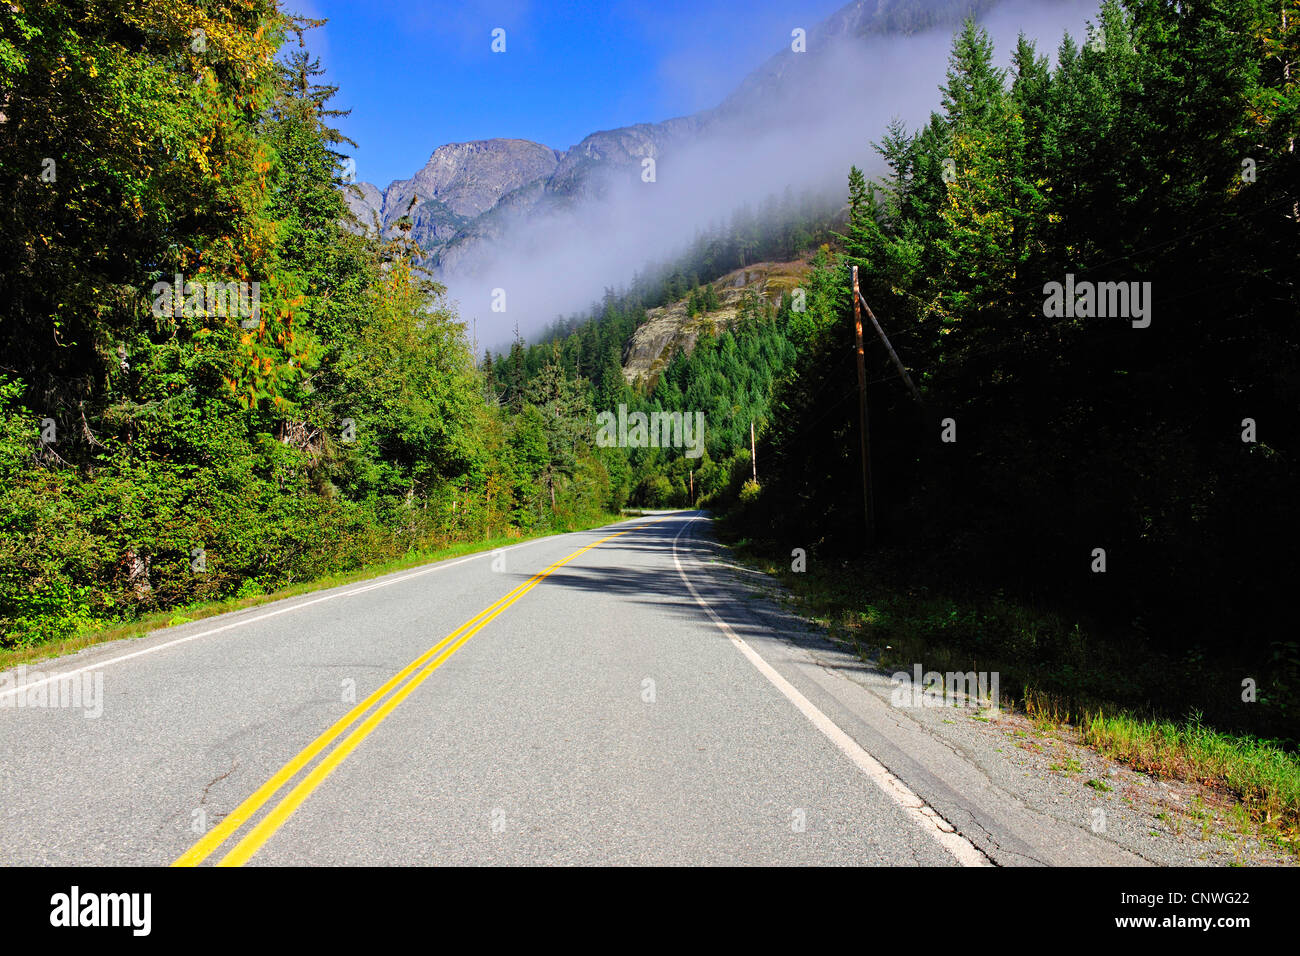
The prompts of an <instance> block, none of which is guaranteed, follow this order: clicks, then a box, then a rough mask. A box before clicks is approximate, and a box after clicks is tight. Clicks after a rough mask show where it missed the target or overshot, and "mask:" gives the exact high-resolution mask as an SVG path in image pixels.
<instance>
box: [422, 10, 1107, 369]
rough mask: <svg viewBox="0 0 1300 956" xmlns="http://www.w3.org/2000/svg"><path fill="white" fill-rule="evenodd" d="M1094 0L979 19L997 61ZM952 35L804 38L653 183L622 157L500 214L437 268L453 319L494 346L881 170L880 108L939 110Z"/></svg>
mask: <svg viewBox="0 0 1300 956" xmlns="http://www.w3.org/2000/svg"><path fill="white" fill-rule="evenodd" d="M1096 10H1097V4H1096V0H1059V2H1058V0H1038V2H1030V0H1011V2H1007V3H1003V4H1001V5H999V6H998V7H996V8H994V10H993V11H991V12H990V13H989V14H987V15H986V16H985V17H983V18H982V22H983V24H984V26H985V27H986V28H987V29H988V31H989V33H990V35H991V36H992V38H993V40H994V42H995V44H996V50H997V57H998V60H999V63H1000V64H1001V65H1006V64H1007V63H1008V62H1009V60H1010V56H1011V52H1012V49H1013V48H1014V46H1015V43H1016V37H1017V35H1018V34H1019V33H1020V32H1024V33H1025V34H1026V35H1027V36H1029V37H1030V38H1031V39H1034V40H1036V41H1037V46H1038V50H1039V52H1040V53H1042V54H1046V55H1048V56H1049V57H1052V58H1053V59H1054V58H1055V52H1056V49H1057V47H1058V45H1059V44H1060V40H1061V36H1062V34H1063V33H1064V32H1065V31H1067V30H1068V31H1069V32H1070V34H1071V35H1072V36H1073V37H1074V38H1075V40H1076V42H1078V41H1080V40H1081V39H1082V38H1083V37H1084V36H1085V35H1086V26H1085V24H1086V22H1087V21H1088V20H1090V19H1092V20H1095V17H1096ZM952 33H953V31H952V30H951V29H950V28H943V29H936V30H933V31H929V32H926V33H920V34H916V35H914V36H910V37H872V38H869V39H865V40H864V39H841V40H835V41H830V42H826V43H823V44H822V45H821V47H822V48H820V49H818V48H817V44H815V43H814V42H813V41H812V39H811V38H810V40H809V49H808V52H807V53H804V54H798V55H799V56H803V57H807V58H808V60H807V61H803V62H801V63H799V64H798V66H799V68H798V69H797V70H791V71H790V73H789V76H788V80H789V82H788V85H785V86H784V87H783V89H782V91H781V93H780V94H779V95H778V96H776V97H774V98H769V99H768V100H766V101H764V102H763V103H762V104H761V105H760V109H759V110H758V111H757V113H758V115H754V112H755V111H753V110H751V111H750V114H749V115H744V116H735V117H732V116H728V117H727V118H726V119H725V120H720V121H718V122H716V123H715V124H713V126H712V128H711V129H710V130H709V132H708V133H706V134H705V135H704V136H702V137H701V138H699V139H698V140H696V141H694V142H689V143H676V144H672V143H670V144H668V145H667V146H665V147H664V148H663V149H662V150H661V151H660V152H659V153H658V154H657V155H655V157H654V158H655V160H656V168H655V177H656V178H655V181H654V182H644V181H643V180H642V169H641V167H640V165H637V166H635V167H625V168H620V169H618V170H616V171H613V172H612V173H611V174H610V176H609V177H608V178H607V179H606V180H605V181H603V183H602V186H601V189H600V193H601V195H600V198H599V199H592V200H588V201H585V202H582V203H580V204H578V205H576V206H575V207H573V208H571V209H568V210H565V211H563V212H550V213H549V214H546V215H541V214H536V213H535V214H533V215H531V216H529V215H525V216H518V217H516V218H515V219H514V220H513V221H511V222H509V223H508V225H507V228H506V231H505V236H504V238H503V239H500V240H497V241H495V242H493V243H492V245H491V247H490V253H489V255H488V256H487V258H486V259H485V260H480V265H479V266H478V267H477V268H476V269H475V270H474V274H473V275H456V274H448V275H444V276H442V277H441V279H442V281H444V282H445V283H446V284H447V287H448V292H449V296H450V298H451V299H452V300H453V301H454V302H455V303H456V304H457V305H458V307H459V310H460V315H461V318H462V319H463V320H464V321H465V322H466V323H467V325H468V324H470V323H471V322H476V331H477V338H478V342H479V344H480V346H486V347H488V348H490V349H493V350H496V349H497V348H498V347H500V346H501V345H503V344H506V343H508V342H509V341H510V340H511V339H512V337H513V330H514V328H515V326H516V324H517V325H518V327H519V331H520V333H521V334H522V335H523V336H524V337H525V338H529V337H533V336H535V335H536V334H537V333H538V332H539V331H541V330H542V329H543V328H544V327H545V326H547V325H548V324H550V323H551V322H553V321H554V320H555V319H556V318H557V317H558V316H561V315H565V316H567V315H571V314H574V313H578V312H585V311H586V310H587V309H588V308H590V307H591V305H592V304H593V303H594V302H596V301H598V300H599V299H600V298H601V296H602V294H603V292H604V290H605V289H606V288H608V287H614V288H616V289H622V288H625V287H626V286H627V284H628V283H629V282H630V281H631V280H632V277H633V275H634V274H635V273H636V272H637V271H644V270H645V269H646V267H647V265H649V264H650V263H652V262H662V261H665V260H667V259H669V258H671V257H673V256H676V255H679V254H680V253H682V252H683V251H684V250H685V249H686V247H687V246H688V245H689V244H690V242H691V241H692V239H694V237H695V236H696V234H697V233H698V232H701V231H706V230H708V229H709V228H710V227H711V226H717V225H725V224H726V223H728V222H730V221H731V218H732V216H733V214H734V213H735V212H736V210H737V209H739V208H740V207H742V206H744V205H746V204H747V205H748V206H749V207H750V208H751V209H755V210H756V209H757V208H759V207H760V206H761V205H762V204H763V202H764V200H766V199H768V198H769V197H776V198H780V197H782V196H783V195H785V194H786V193H787V190H790V191H792V192H793V194H794V196H795V197H796V198H798V197H799V196H801V195H803V194H806V193H812V194H814V195H816V196H820V197H831V198H834V199H835V200H836V201H840V202H842V201H843V200H844V197H845V196H847V176H848V170H849V167H850V165H852V164H855V163H856V164H857V165H858V166H859V167H860V168H862V169H863V171H864V172H865V173H866V174H867V176H868V177H869V178H870V177H872V176H875V175H879V174H880V173H881V172H882V171H883V167H882V165H881V163H880V161H879V157H878V156H877V154H876V153H875V151H874V149H872V147H871V143H872V142H873V141H878V140H879V139H880V138H881V135H882V133H883V131H884V129H885V126H886V124H887V123H888V122H889V121H890V119H891V118H893V117H895V116H897V117H899V118H901V119H902V120H903V121H904V122H905V123H906V124H907V127H908V129H909V130H910V131H914V130H915V129H917V128H918V127H920V126H922V125H923V124H924V123H926V122H927V121H928V119H929V116H930V113H931V111H933V110H935V109H937V108H938V106H939V100H940V96H941V94H940V92H939V86H940V84H941V83H942V82H943V80H944V74H945V71H946V69H947V65H948V55H949V52H950V50H951V46H952ZM494 290H504V293H505V311H503V312H502V311H493V309H492V303H493V301H494V300H493V294H494ZM496 301H498V302H500V296H499V295H498V296H497V300H496Z"/></svg>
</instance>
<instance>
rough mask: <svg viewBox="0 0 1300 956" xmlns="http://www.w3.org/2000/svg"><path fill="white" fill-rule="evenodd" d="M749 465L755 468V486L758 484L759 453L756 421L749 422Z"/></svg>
mask: <svg viewBox="0 0 1300 956" xmlns="http://www.w3.org/2000/svg"><path fill="white" fill-rule="evenodd" d="M749 463H750V464H751V465H753V466H754V484H758V451H757V449H756V448H755V447H754V420H753V419H752V418H751V419H750V420H749Z"/></svg>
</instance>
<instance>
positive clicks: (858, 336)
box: [853, 266, 876, 548]
mask: <svg viewBox="0 0 1300 956" xmlns="http://www.w3.org/2000/svg"><path fill="white" fill-rule="evenodd" d="M861 301H862V294H861V293H860V292H858V267H857V266H854V267H853V334H854V339H855V342H856V345H857V351H858V399H859V402H858V419H859V422H860V423H861V428H860V429H859V434H860V435H861V438H862V510H863V514H864V516H865V518H866V524H867V547H868V548H870V547H871V546H872V545H873V544H875V537H876V508H875V505H874V503H873V502H872V500H871V448H870V445H869V442H868V439H867V366H866V355H865V353H864V351H863V348H862V307H861V305H860V303H861Z"/></svg>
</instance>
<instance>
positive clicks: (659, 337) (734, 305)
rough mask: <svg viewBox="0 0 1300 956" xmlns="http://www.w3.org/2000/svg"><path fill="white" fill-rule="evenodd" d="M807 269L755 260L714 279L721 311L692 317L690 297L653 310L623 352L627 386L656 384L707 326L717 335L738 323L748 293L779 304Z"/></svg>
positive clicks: (800, 264)
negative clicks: (674, 358) (675, 357)
mask: <svg viewBox="0 0 1300 956" xmlns="http://www.w3.org/2000/svg"><path fill="white" fill-rule="evenodd" d="M809 268H810V267H809V264H808V263H807V262H806V261H803V260H797V261H795V262H756V263H754V264H753V265H751V266H745V267H744V268H743V269H737V270H735V271H734V272H729V273H727V274H726V275H725V276H723V277H722V278H720V279H718V281H717V282H714V283H712V285H713V288H714V289H715V290H716V291H717V293H718V301H719V302H720V303H721V304H722V308H720V309H716V310H714V311H713V312H708V313H705V314H704V315H696V316H691V315H689V314H688V311H687V303H688V301H689V300H688V299H682V300H681V301H679V302H671V303H669V304H668V305H664V306H660V307H659V308H656V309H651V310H650V311H648V312H647V313H646V320H645V322H643V323H641V325H640V326H638V327H637V330H636V332H635V333H633V335H632V338H631V339H630V340H629V341H628V344H627V348H626V349H625V350H624V352H623V377H624V378H625V379H627V382H628V384H629V385H634V384H636V382H637V380H638V379H640V380H642V381H643V382H644V383H645V384H647V385H653V384H654V381H655V379H656V378H657V377H658V375H659V373H660V372H661V371H662V370H663V369H664V367H665V366H666V365H667V364H668V363H669V362H671V361H672V359H673V356H675V355H676V354H677V353H678V352H686V353H687V354H688V355H689V354H690V352H691V350H692V349H694V348H695V343H696V341H697V340H698V339H699V337H700V333H701V332H703V331H704V330H705V329H706V328H707V329H710V330H711V331H712V333H713V334H714V335H719V334H721V333H722V331H723V330H724V329H727V328H730V327H731V326H732V325H734V324H735V323H736V321H737V320H738V318H739V316H740V310H741V307H742V305H743V304H744V300H745V296H746V295H747V294H751V293H752V294H754V295H756V296H757V297H758V298H759V299H760V300H761V301H764V302H768V303H771V304H772V305H776V306H778V307H779V306H780V305H781V301H782V299H783V297H784V296H786V295H789V294H790V293H791V291H792V290H794V289H795V288H797V287H799V286H800V285H801V284H802V282H803V277H804V276H805V275H807V273H808V270H809Z"/></svg>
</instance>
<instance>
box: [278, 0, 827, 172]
mask: <svg viewBox="0 0 1300 956" xmlns="http://www.w3.org/2000/svg"><path fill="white" fill-rule="evenodd" d="M844 2H845V0H654V2H647V0H641V2H628V0H607V2H603V3H601V2H593V3H564V2H555V0H550V2H548V0H539V2H530V0H288V8H289V9H290V10H293V11H295V12H299V13H302V14H305V15H308V16H314V17H326V18H328V19H329V23H328V25H327V26H325V27H323V28H321V29H318V30H314V31H311V32H309V33H308V34H307V36H308V38H309V40H308V42H309V46H310V47H311V49H312V50H313V51H314V52H315V53H316V54H318V55H319V56H320V58H321V61H322V63H323V65H324V66H326V67H327V69H328V70H329V82H331V83H335V84H337V85H338V86H339V87H340V91H339V95H338V97H337V98H336V100H335V104H334V105H335V106H337V107H338V108H341V109H349V108H350V109H352V110H353V113H352V115H351V116H349V117H347V118H345V119H344V120H343V121H342V122H341V123H340V124H339V125H340V127H341V128H342V130H343V131H344V132H345V133H346V134H348V135H349V136H350V137H352V139H354V140H356V141H357V143H358V145H359V148H358V149H357V150H356V152H355V156H356V160H357V178H358V179H360V180H366V181H369V182H373V183H376V184H377V185H378V186H379V187H380V188H383V187H384V186H387V185H388V183H389V182H391V181H392V180H394V179H402V178H406V177H408V176H410V175H412V174H413V173H414V172H415V171H416V170H417V169H419V168H420V167H421V166H423V165H424V163H425V161H426V160H427V159H428V158H429V154H430V153H431V152H433V150H434V149H435V148H436V147H438V146H441V145H442V144H444V143H454V142H463V141H466V140H474V139H490V138H493V137H518V138H520V139H530V140H534V141H536V142H539V143H545V144H546V145H547V146H552V147H555V148H557V149H567V148H569V147H570V146H573V145H576V144H577V143H578V142H579V141H580V140H581V139H582V138H583V137H584V136H586V135H587V134H588V133H592V132H595V131H597V130H601V129H611V128H614V127H618V126H627V125H630V124H632V123H641V122H657V121H659V120H664V119H668V118H669V117H672V116H680V115H684V114H686V113H692V112H695V111H696V110H700V109H706V108H708V107H710V106H714V105H716V104H717V103H718V102H719V101H720V100H722V99H723V98H724V97H725V96H726V95H727V93H729V92H730V91H731V89H732V88H733V87H734V86H735V85H736V84H737V83H739V82H740V80H742V79H743V78H744V76H745V75H746V74H747V73H748V72H749V71H750V70H752V69H753V68H754V67H756V66H758V65H759V64H760V63H761V62H763V61H764V60H765V59H767V57H769V56H771V55H772V54H774V53H776V52H778V51H779V50H781V49H782V48H784V47H785V46H786V45H787V44H788V43H789V42H790V31H791V30H792V29H794V28H795V27H803V28H805V29H808V28H810V27H812V26H813V25H814V24H815V23H817V22H818V21H820V20H822V19H824V18H825V17H826V16H828V15H829V14H831V13H833V12H834V11H835V10H837V9H838V8H839V7H840V6H842V5H843V4H844ZM497 27H500V28H502V29H504V30H505V31H506V52H505V53H502V54H494V53H492V52H491V49H490V46H491V42H492V30H493V29H494V28H497Z"/></svg>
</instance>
